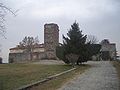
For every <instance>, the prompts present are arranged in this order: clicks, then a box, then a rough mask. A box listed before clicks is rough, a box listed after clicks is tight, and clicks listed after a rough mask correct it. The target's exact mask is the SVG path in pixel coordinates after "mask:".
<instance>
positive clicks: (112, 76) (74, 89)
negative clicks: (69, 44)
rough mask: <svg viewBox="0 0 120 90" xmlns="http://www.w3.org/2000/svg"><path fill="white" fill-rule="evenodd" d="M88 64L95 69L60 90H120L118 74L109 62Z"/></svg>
mask: <svg viewBox="0 0 120 90" xmlns="http://www.w3.org/2000/svg"><path fill="white" fill-rule="evenodd" d="M88 63H89V64H90V65H92V66H93V67H92V68H90V69H89V70H88V71H86V72H85V73H83V74H81V75H80V76H78V77H76V78H75V79H74V80H72V81H70V82H68V83H67V84H65V85H64V86H63V87H61V88H60V89H59V90H120V89H119V81H118V77H117V72H116V70H115V68H114V67H113V66H112V64H111V63H110V62H109V61H98V62H88Z"/></svg>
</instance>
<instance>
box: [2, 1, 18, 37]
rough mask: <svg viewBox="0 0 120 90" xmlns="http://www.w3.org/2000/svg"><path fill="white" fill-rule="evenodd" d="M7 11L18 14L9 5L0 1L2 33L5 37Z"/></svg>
mask: <svg viewBox="0 0 120 90" xmlns="http://www.w3.org/2000/svg"><path fill="white" fill-rule="evenodd" d="M7 13H11V14H12V15H14V16H16V14H15V12H13V11H12V10H11V9H10V8H9V7H7V6H6V5H4V4H3V3H1V2H0V35H1V36H3V37H4V38H5V29H6V27H5V16H6V15H7Z"/></svg>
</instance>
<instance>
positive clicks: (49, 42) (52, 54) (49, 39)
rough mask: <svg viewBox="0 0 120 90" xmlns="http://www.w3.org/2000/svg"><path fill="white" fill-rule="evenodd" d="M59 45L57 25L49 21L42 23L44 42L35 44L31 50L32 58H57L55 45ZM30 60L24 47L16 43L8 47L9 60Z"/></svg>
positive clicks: (11, 61)
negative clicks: (14, 45)
mask: <svg viewBox="0 0 120 90" xmlns="http://www.w3.org/2000/svg"><path fill="white" fill-rule="evenodd" d="M58 45H59V27H58V25H57V24H54V23H50V24H45V25H44V44H37V45H36V46H35V48H34V50H33V53H32V55H33V60H42V59H54V60H55V59H57V56H56V47H57V46H58ZM26 61H30V54H29V53H28V52H26V49H25V48H23V47H19V45H17V46H16V47H14V48H10V53H9V62H10V63H13V62H26Z"/></svg>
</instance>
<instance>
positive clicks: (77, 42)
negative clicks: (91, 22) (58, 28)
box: [63, 22, 87, 63]
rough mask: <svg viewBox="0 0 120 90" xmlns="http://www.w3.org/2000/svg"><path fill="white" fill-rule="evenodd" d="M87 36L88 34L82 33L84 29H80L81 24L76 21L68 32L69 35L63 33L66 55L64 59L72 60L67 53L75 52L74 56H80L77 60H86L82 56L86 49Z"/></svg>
mask: <svg viewBox="0 0 120 90" xmlns="http://www.w3.org/2000/svg"><path fill="white" fill-rule="evenodd" d="M86 38H87V36H86V35H84V34H82V30H80V28H79V24H78V23H76V22H74V23H73V25H71V28H70V30H69V31H68V33H67V37H65V36H64V35H63V49H64V56H65V60H64V61H67V62H70V61H69V60H67V58H66V55H69V54H74V55H73V56H75V55H78V56H79V59H78V60H77V62H84V61H83V59H82V56H83V55H84V53H85V51H86V47H85V42H86ZM75 61H76V60H75ZM70 63H71V62H70ZM75 63H76V62H75Z"/></svg>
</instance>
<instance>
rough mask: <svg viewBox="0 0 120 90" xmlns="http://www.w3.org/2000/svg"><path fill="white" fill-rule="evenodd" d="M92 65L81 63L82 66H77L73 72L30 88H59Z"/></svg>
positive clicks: (41, 89)
mask: <svg viewBox="0 0 120 90" xmlns="http://www.w3.org/2000/svg"><path fill="white" fill-rule="evenodd" d="M90 67H91V66H90V65H81V66H79V67H77V69H76V70H74V71H71V72H69V73H66V74H64V75H61V76H59V77H57V78H55V79H53V80H50V81H48V82H45V83H43V84H41V85H38V86H36V87H33V88H31V89H30V90H57V89H58V88H60V87H61V86H62V85H64V84H65V83H66V82H68V81H69V80H71V79H73V78H74V77H75V76H77V75H80V74H81V73H83V72H84V71H85V70H86V69H88V68H90Z"/></svg>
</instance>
